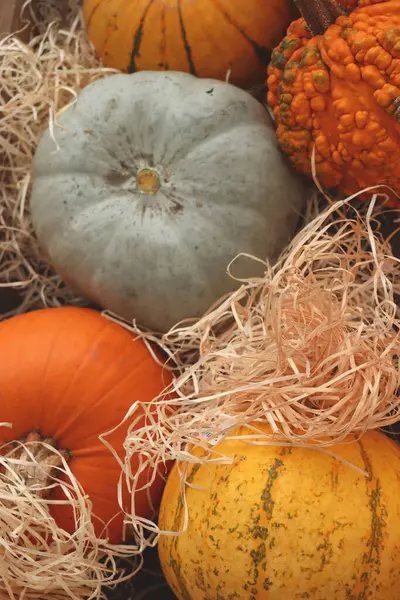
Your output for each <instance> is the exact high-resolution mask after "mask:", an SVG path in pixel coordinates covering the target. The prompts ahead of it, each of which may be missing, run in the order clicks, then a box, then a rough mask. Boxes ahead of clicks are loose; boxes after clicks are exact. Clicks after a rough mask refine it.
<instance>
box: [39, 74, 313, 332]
mask: <svg viewBox="0 0 400 600" xmlns="http://www.w3.org/2000/svg"><path fill="white" fill-rule="evenodd" d="M58 123H59V126H57V127H55V131H54V138H55V141H54V139H52V136H51V135H50V132H49V131H46V132H45V133H44V135H43V136H42V139H41V141H40V143H39V146H38V149H37V152H36V155H35V159H34V184H33V191H32V196H31V213H32V219H33V224H34V227H35V230H36V233H37V237H38V240H39V242H40V245H41V247H42V248H43V251H44V252H45V253H46V255H47V256H48V259H49V260H50V261H51V263H52V264H53V265H54V266H55V268H56V269H57V270H58V272H59V273H60V275H61V276H62V277H63V278H64V280H65V281H66V282H68V283H69V285H70V286H71V287H73V288H74V289H75V290H77V291H78V292H80V293H81V294H83V295H84V296H86V297H87V298H89V299H91V300H92V301H94V302H96V303H98V304H100V305H101V306H103V307H105V308H107V309H111V310H112V311H114V312H116V313H117V314H119V315H121V316H123V317H125V318H127V319H129V320H131V319H136V320H137V321H138V323H139V324H141V325H144V326H147V327H150V328H153V329H156V330H159V331H165V330H167V329H168V328H169V327H171V326H172V325H174V324H175V323H176V322H178V321H180V320H181V319H183V318H186V317H197V316H200V315H201V314H202V313H203V312H204V311H205V310H207V309H208V307H209V306H210V305H211V304H212V303H213V302H215V301H216V300H217V299H218V298H219V297H220V296H221V295H223V294H224V293H227V292H229V291H231V290H233V289H234V288H235V287H236V286H237V285H238V284H237V282H235V281H233V280H232V279H231V278H230V277H229V276H228V275H227V273H226V269H227V266H228V264H229V263H230V261H231V260H232V259H233V258H234V257H235V256H236V255H237V254H239V253H248V254H251V255H255V256H257V257H260V258H262V259H266V258H274V257H276V256H277V254H278V253H279V251H280V250H281V249H282V247H283V246H284V245H285V244H286V243H287V242H288V240H289V238H290V236H291V235H292V233H293V231H294V229H295V227H296V223H297V220H298V216H299V213H300V211H301V209H302V206H303V201H304V196H305V191H304V187H303V185H302V183H301V181H300V180H299V178H298V176H297V175H296V174H294V173H293V172H292V171H291V170H290V168H289V166H288V165H287V163H286V162H285V159H284V157H283V155H282V154H281V152H280V150H279V149H278V147H277V143H276V139H275V133H274V129H273V125H272V123H271V119H270V117H269V115H268V113H267V112H266V111H265V109H264V108H263V107H262V106H261V104H259V103H258V102H257V101H256V100H255V99H254V98H253V97H252V96H251V95H249V94H248V93H246V92H244V91H242V90H240V89H238V88H236V87H234V86H232V85H230V84H228V83H224V82H220V81H214V80H209V79H198V78H196V77H194V76H192V75H188V74H184V73H176V72H166V73H165V72H146V71H142V72H140V73H135V74H133V75H122V74H121V75H120V74H118V75H113V76H109V77H107V78H104V79H101V80H99V81H96V82H95V83H93V84H91V85H89V86H87V87H86V88H85V89H84V90H83V91H82V92H81V93H80V95H79V96H78V100H77V102H76V104H75V105H74V106H73V107H71V108H69V109H67V110H66V111H65V112H64V113H63V114H61V115H60V116H59V118H58ZM55 142H56V143H55ZM233 271H234V274H235V275H238V276H240V277H245V276H249V275H251V274H252V273H253V272H254V264H252V262H251V261H248V260H246V261H245V260H242V261H239V262H238V265H237V268H236V269H235V268H234V269H233Z"/></svg>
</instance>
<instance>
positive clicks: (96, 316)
mask: <svg viewBox="0 0 400 600" xmlns="http://www.w3.org/2000/svg"><path fill="white" fill-rule="evenodd" d="M0 354H1V358H0V422H9V423H12V428H11V429H8V428H4V427H2V428H0V443H1V444H5V443H7V442H10V441H12V440H16V439H20V438H24V437H26V436H27V435H28V434H29V433H30V432H38V433H39V434H40V436H41V437H42V438H52V439H53V440H54V441H55V443H56V445H57V447H58V448H59V449H60V450H67V451H68V454H69V456H70V459H69V467H70V469H71V471H72V473H73V474H74V476H75V477H76V479H77V480H78V481H79V483H80V484H81V485H82V487H83V489H84V491H85V492H86V493H87V494H88V496H89V498H90V499H91V501H92V503H93V514H94V516H95V517H97V518H96V520H95V521H94V526H95V529H96V533H97V535H98V536H99V537H107V536H108V537H109V539H110V540H111V542H114V543H116V542H120V541H121V540H122V515H121V514H120V508H119V505H118V501H117V485H118V480H119V478H120V475H121V469H120V466H119V465H118V463H117V461H116V459H115V458H114V457H113V456H112V454H111V452H110V451H109V450H108V449H107V448H106V447H105V445H104V444H103V443H102V442H101V441H100V440H99V435H100V434H102V433H105V432H107V431H109V430H111V429H112V428H113V427H116V426H117V425H118V424H119V423H120V422H121V421H122V419H123V417H124V416H125V414H126V413H127V411H128V409H129V407H130V406H131V405H132V404H133V403H134V402H135V401H137V400H139V401H141V402H149V401H150V400H152V399H153V398H154V397H155V396H156V395H158V394H159V393H160V391H161V390H162V389H163V387H164V383H168V382H169V381H170V377H169V375H168V372H166V371H163V370H162V369H161V367H160V366H159V365H158V364H157V363H156V362H155V361H154V360H153V358H152V357H151V355H150V353H149V351H148V350H147V349H146V347H145V345H144V344H143V342H142V341H133V339H132V336H131V334H130V333H129V332H128V331H126V330H125V329H123V328H122V327H119V326H118V325H116V324H114V323H111V322H110V321H109V320H107V319H106V318H104V317H102V316H101V314H100V313H98V312H96V311H93V310H89V309H83V308H55V309H43V310H38V311H35V312H31V313H28V314H24V315H21V316H17V317H13V318H11V319H10V320H8V321H4V322H2V323H1V324H0ZM125 435H126V430H125V428H124V427H121V428H119V429H118V430H117V431H116V432H115V433H113V434H112V435H110V436H109V437H108V438H107V440H108V441H109V442H110V443H111V444H112V445H113V446H114V447H115V449H116V450H117V451H119V454H120V457H121V458H123V456H122V453H123V441H124V437H125ZM137 460H138V459H137V457H134V458H133V462H132V468H133V469H135V461H136V462H137ZM147 477H148V473H146V472H144V473H143V474H142V476H141V481H142V483H143V482H144V481H145V480H146V478H147ZM162 488H163V479H161V478H159V479H156V480H155V482H154V485H153V486H152V490H151V496H152V500H153V502H154V503H155V505H157V504H158V503H159V501H160V499H161V492H162ZM61 497H62V492H61V489H60V487H58V488H55V489H54V493H53V495H52V497H51V498H52V499H55V500H57V499H60V498H61ZM51 510H52V514H53V516H54V517H55V519H56V522H57V523H58V525H59V526H60V527H62V528H64V529H65V530H67V531H68V532H69V533H73V531H74V527H75V521H74V517H73V514H72V510H71V509H70V507H69V506H68V505H66V504H59V505H56V504H54V505H52V507H51ZM137 512H138V514H140V515H141V516H150V513H151V509H150V506H149V502H148V499H147V496H146V491H144V492H143V493H141V494H140V493H139V494H138V497H137ZM116 515H117V517H116ZM115 517H116V518H115ZM97 519H100V520H101V521H102V522H103V523H105V524H108V522H109V521H110V520H111V519H113V521H111V523H110V524H109V526H108V529H107V531H103V529H104V525H103V524H102V523H101V522H99V521H98V520H97Z"/></svg>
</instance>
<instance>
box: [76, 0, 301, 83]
mask: <svg viewBox="0 0 400 600" xmlns="http://www.w3.org/2000/svg"><path fill="white" fill-rule="evenodd" d="M291 10H292V8H291V2H290V0H268V2H266V1H265V0H246V2H243V0H217V1H213V2H211V1H209V2H207V1H205V0H142V1H140V0H139V1H137V2H133V1H132V0H123V1H122V2H121V0H111V1H110V0H84V2H83V15H84V21H85V25H86V28H87V31H88V34H89V37H90V39H91V40H92V42H93V44H94V47H95V49H96V50H97V54H98V55H99V56H100V57H101V59H102V60H103V62H104V64H105V65H106V66H107V67H113V68H116V69H119V70H121V71H124V72H130V73H132V72H135V71H138V70H140V71H143V70H149V71H153V70H157V71H158V70H164V69H167V70H172V71H184V72H187V73H191V74H193V75H197V76H199V77H211V78H215V79H222V80H225V78H226V76H227V72H228V70H231V73H230V81H231V82H232V83H234V84H236V85H239V86H243V87H249V86H252V85H255V84H260V83H262V81H263V79H264V71H265V66H266V65H267V64H268V62H269V59H270V57H271V50H272V49H273V48H274V46H275V45H276V44H277V43H278V41H279V40H280V39H281V37H282V35H283V34H284V32H285V29H286V27H287V26H288V25H289V23H290V20H291V16H292V12H291Z"/></svg>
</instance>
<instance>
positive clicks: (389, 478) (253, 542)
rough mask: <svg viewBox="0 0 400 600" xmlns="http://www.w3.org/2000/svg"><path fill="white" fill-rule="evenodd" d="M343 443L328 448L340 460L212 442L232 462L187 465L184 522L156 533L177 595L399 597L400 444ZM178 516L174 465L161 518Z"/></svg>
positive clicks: (209, 599)
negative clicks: (185, 526)
mask: <svg viewBox="0 0 400 600" xmlns="http://www.w3.org/2000/svg"><path fill="white" fill-rule="evenodd" d="M257 426H258V425H257ZM258 427H259V428H260V426H258ZM245 433H247V434H248V433H249V431H246V430H245V429H244V428H241V429H240V430H239V431H236V432H235V433H234V434H232V435H243V434H245ZM346 441H348V442H351V443H348V444H347V443H346V444H340V445H336V446H333V447H329V448H328V449H327V451H328V452H329V453H333V454H335V455H336V456H337V457H341V459H344V460H339V459H338V458H335V457H333V456H332V454H327V453H326V452H322V451H319V450H316V449H312V448H307V449H304V448H288V447H282V446H281V447H279V446H266V445H250V444H246V443H245V442H243V441H242V440H237V439H236V440H234V439H226V440H224V441H223V442H222V443H221V444H220V445H219V446H218V450H219V451H220V452H221V453H223V454H224V455H225V456H228V457H232V458H233V464H224V465H217V464H208V465H207V467H205V466H199V465H198V464H195V465H191V466H190V467H189V469H188V474H187V480H188V482H189V484H190V485H188V486H186V499H187V506H188V514H189V525H188V529H187V530H186V531H185V533H183V534H182V535H181V536H167V535H161V536H160V540H159V556H160V560H161V564H162V568H163V571H164V574H165V576H166V578H167V581H168V583H169V584H170V586H171V587H172V589H173V591H174V593H175V594H176V595H177V597H178V598H179V599H180V600H219V599H220V600H222V599H224V600H234V599H235V600H297V599H298V600H300V599H304V598H307V599H308V600H367V599H371V600H398V599H399V598H400V568H399V567H400V448H399V446H397V445H396V443H395V442H393V441H392V440H390V439H389V438H387V437H386V436H385V435H384V434H382V433H380V432H368V433H366V434H365V435H364V436H363V437H362V438H361V440H359V441H357V440H356V438H349V439H348V440H346ZM202 452H203V451H197V449H196V450H195V451H194V454H196V455H197V456H199V455H200V454H201V453H202ZM346 461H349V462H350V463H351V464H352V465H353V466H349V464H348V463H347V462H346ZM180 467H182V465H180ZM354 467H357V468H358V469H361V470H362V471H363V472H364V473H365V474H363V473H362V472H361V471H359V470H357V469H356V468H354ZM207 488H208V489H207ZM183 520H184V505H183V502H182V499H181V496H180V482H179V474H178V466H177V465H175V466H174V468H173V470H172V472H171V474H170V476H169V478H168V482H167V486H166V489H165V491H164V496H163V500H162V504H161V512H160V517H159V527H160V529H161V530H163V531H169V532H171V531H181V530H182V528H183Z"/></svg>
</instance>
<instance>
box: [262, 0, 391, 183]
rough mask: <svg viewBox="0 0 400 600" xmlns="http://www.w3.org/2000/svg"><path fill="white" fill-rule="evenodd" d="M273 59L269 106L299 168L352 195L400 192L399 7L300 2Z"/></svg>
mask: <svg viewBox="0 0 400 600" xmlns="http://www.w3.org/2000/svg"><path fill="white" fill-rule="evenodd" d="M297 4H298V6H299V8H300V10H301V12H302V14H303V16H304V18H301V19H299V20H297V21H295V22H293V23H292V24H291V25H290V27H289V29H288V31H287V35H286V37H284V39H283V40H282V42H281V43H280V44H279V46H278V47H277V48H276V49H275V50H274V52H273V54H272V60H271V63H270V66H269V68H268V80H267V83H268V89H269V91H268V103H269V105H270V107H271V108H272V110H273V113H274V116H275V120H276V127H277V130H276V131H277V136H278V140H279V143H280V145H281V147H282V148H283V150H284V151H285V152H286V154H287V155H288V156H289V158H290V160H291V161H292V163H293V164H294V166H295V167H296V168H297V169H299V170H300V171H303V172H305V173H307V174H311V172H312V153H313V149H314V148H315V166H316V175H317V178H318V180H319V182H320V183H321V184H322V185H323V186H325V187H326V188H328V189H330V188H339V189H340V190H341V191H343V192H344V193H346V194H352V193H356V192H359V191H360V190H363V189H364V188H366V187H369V186H375V185H378V184H386V185H388V186H390V187H391V188H393V190H394V191H395V192H397V193H399V192H400V152H399V150H400V123H399V120H400V0H383V1H381V2H377V1H376V0H361V1H360V2H359V3H358V7H357V8H356V9H355V10H353V11H352V12H350V13H349V14H348V15H346V14H345V10H344V9H343V7H341V6H340V5H339V4H337V3H336V2H335V1H334V0H297Z"/></svg>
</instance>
